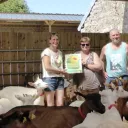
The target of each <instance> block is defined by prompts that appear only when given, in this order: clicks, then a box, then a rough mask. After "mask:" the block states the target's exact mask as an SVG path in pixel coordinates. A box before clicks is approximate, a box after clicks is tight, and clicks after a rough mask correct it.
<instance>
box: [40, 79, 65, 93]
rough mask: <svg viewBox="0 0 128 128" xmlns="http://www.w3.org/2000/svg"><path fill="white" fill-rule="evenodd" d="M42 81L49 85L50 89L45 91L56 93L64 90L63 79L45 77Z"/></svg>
mask: <svg viewBox="0 0 128 128" xmlns="http://www.w3.org/2000/svg"><path fill="white" fill-rule="evenodd" d="M42 80H43V81H44V82H46V83H48V88H46V89H45V91H55V90H62V89H64V78H63V77H44V78H42Z"/></svg>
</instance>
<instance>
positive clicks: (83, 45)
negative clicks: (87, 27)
mask: <svg viewBox="0 0 128 128" xmlns="http://www.w3.org/2000/svg"><path fill="white" fill-rule="evenodd" d="M80 45H81V46H82V47H85V45H86V46H87V47H88V46H90V44H80Z"/></svg>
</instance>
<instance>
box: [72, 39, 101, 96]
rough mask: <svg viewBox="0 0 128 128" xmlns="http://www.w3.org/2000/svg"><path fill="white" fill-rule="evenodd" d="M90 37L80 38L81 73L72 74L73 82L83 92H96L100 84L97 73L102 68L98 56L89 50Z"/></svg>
mask: <svg viewBox="0 0 128 128" xmlns="http://www.w3.org/2000/svg"><path fill="white" fill-rule="evenodd" d="M90 45H91V44H90V39H89V38H88V37H82V38H81V40H80V48H81V51H79V52H76V53H80V54H81V59H82V66H83V73H78V74H75V75H74V77H73V78H74V82H75V83H76V84H77V85H78V89H79V90H80V91H81V92H82V93H84V94H88V93H98V92H99V86H101V84H100V81H99V79H98V73H99V72H100V71H101V70H102V63H101V61H100V58H99V56H98V55H97V53H95V52H91V51H90Z"/></svg>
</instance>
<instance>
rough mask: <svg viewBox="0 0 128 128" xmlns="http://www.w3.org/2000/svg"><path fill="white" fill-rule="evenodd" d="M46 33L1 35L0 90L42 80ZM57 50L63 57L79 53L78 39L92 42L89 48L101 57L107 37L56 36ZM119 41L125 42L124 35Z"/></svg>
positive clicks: (125, 37) (6, 33)
mask: <svg viewBox="0 0 128 128" xmlns="http://www.w3.org/2000/svg"><path fill="white" fill-rule="evenodd" d="M48 35H49V33H48V32H0V86H2V87H5V86H10V85H12V86H15V85H19V86H24V85H26V81H27V80H26V76H28V77H30V78H31V79H30V81H32V76H34V74H40V76H42V66H41V59H40V54H41V52H42V50H43V49H44V48H46V47H47V46H48V43H47V42H48ZM58 35H59V38H60V46H59V47H60V49H61V50H62V51H63V52H64V54H68V53H74V52H75V51H77V50H79V48H80V46H79V40H80V38H81V36H88V37H90V38H91V48H92V50H93V51H95V52H97V53H98V54H100V51H101V48H102V47H103V45H105V44H106V43H107V42H109V38H108V34H92V33H88V34H80V33H79V32H58ZM122 39H123V40H124V41H128V36H127V34H122Z"/></svg>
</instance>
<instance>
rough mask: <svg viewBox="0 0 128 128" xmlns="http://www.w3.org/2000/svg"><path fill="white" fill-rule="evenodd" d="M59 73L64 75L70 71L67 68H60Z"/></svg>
mask: <svg viewBox="0 0 128 128" xmlns="http://www.w3.org/2000/svg"><path fill="white" fill-rule="evenodd" d="M59 73H60V74H63V75H67V74H68V73H67V72H66V70H59Z"/></svg>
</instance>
